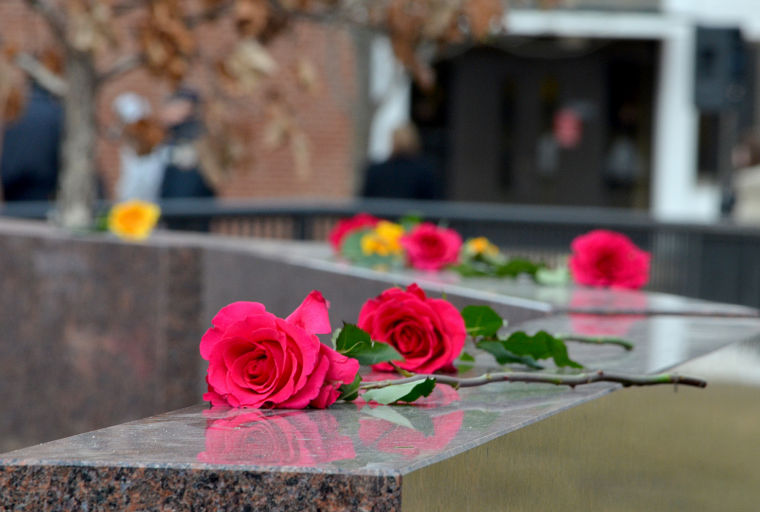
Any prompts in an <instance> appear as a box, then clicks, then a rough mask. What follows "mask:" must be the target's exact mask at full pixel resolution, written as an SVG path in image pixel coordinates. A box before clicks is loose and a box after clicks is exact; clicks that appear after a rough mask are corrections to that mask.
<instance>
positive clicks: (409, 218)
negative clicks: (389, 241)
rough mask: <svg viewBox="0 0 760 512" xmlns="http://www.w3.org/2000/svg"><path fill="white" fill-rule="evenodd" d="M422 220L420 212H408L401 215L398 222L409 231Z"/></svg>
mask: <svg viewBox="0 0 760 512" xmlns="http://www.w3.org/2000/svg"><path fill="white" fill-rule="evenodd" d="M421 222H422V214H421V213H420V212H409V213H407V214H406V215H404V216H403V217H401V218H400V219H399V221H398V223H399V224H401V226H402V227H403V228H404V231H406V232H409V231H411V230H412V229H414V227H415V226H416V225H417V224H420V223H421Z"/></svg>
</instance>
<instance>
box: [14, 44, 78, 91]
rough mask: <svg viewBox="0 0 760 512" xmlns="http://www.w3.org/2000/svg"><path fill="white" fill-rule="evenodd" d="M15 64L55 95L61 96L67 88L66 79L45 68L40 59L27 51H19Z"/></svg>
mask: <svg viewBox="0 0 760 512" xmlns="http://www.w3.org/2000/svg"><path fill="white" fill-rule="evenodd" d="M15 61H16V65H18V67H19V68H21V69H22V70H23V71H24V72H25V73H26V74H27V75H29V76H30V77H31V78H32V80H34V81H35V82H37V84H39V86H40V87H42V88H43V89H45V90H46V91H48V92H49V93H51V94H54V95H56V96H63V95H65V94H66V91H67V90H68V85H67V84H66V81H65V80H64V79H63V78H61V77H60V76H58V75H56V74H55V73H53V72H52V71H50V70H49V69H48V68H46V67H45V66H44V65H43V64H42V63H41V62H40V61H38V60H37V59H35V58H34V57H32V56H31V55H29V54H28V53H20V54H18V55H17V56H16V59H15Z"/></svg>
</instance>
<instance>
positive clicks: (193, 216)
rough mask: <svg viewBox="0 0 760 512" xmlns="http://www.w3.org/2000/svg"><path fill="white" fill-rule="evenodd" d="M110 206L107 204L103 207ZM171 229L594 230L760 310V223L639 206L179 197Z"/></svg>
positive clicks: (706, 290)
mask: <svg viewBox="0 0 760 512" xmlns="http://www.w3.org/2000/svg"><path fill="white" fill-rule="evenodd" d="M103 206H106V205H103ZM161 207H162V218H163V222H164V223H165V225H166V226H167V227H169V228H171V229H178V230H199V231H210V232H213V233H219V234H225V235H231V236H246V237H248V236H257V237H266V238H281V239H294V240H324V239H326V237H327V234H328V233H329V231H330V229H331V228H332V226H333V225H334V224H335V222H336V221H337V220H338V219H340V218H343V217H348V216H351V215H353V214H355V213H358V212H369V213H372V214H375V215H377V216H379V217H385V218H390V219H398V218H400V217H402V216H404V215H407V214H409V213H416V214H418V215H420V216H421V217H423V218H425V219H426V220H430V221H433V222H443V223H446V224H448V225H449V226H451V227H452V228H454V229H456V230H457V231H458V232H459V233H460V234H461V235H462V236H463V237H464V238H467V237H472V236H487V237H488V238H489V239H491V240H492V241H493V242H494V243H496V244H497V245H499V246H501V247H502V248H503V249H504V250H505V251H506V252H508V253H510V254H516V255H517V254H519V255H524V256H529V257H532V258H538V259H543V260H544V261H546V262H547V263H552V262H555V261H558V260H560V259H562V258H564V257H566V256H567V255H568V253H569V247H570V242H571V241H572V240H573V238H575V237H576V236H578V235H580V234H582V233H585V232H587V231H589V230H591V229H596V228H605V229H612V230H615V231H620V232H623V233H625V234H627V235H628V236H630V237H631V239H633V241H634V242H635V243H636V244H637V245H638V246H640V247H642V248H643V249H646V250H648V251H650V252H651V253H652V276H651V281H650V284H649V286H648V288H649V289H652V290H658V291H664V292H669V293H675V294H679V295H686V296H691V297H699V298H704V299H709V300H716V301H722V302H729V303H735V304H744V305H748V306H755V307H760V229H758V228H752V227H743V226H736V225H733V224H686V223H663V222H656V221H654V220H652V219H651V218H650V217H649V216H648V215H647V214H645V213H641V212H633V211H630V210H615V209H604V208H570V207H548V206H547V207H544V206H515V205H496V204H484V203H454V202H438V201H398V200H350V201H343V202H324V201H309V200H281V201H276V200H257V201H245V202H242V201H240V202H235V201H219V200H190V199H188V200H172V201H166V202H163V203H162V204H161ZM49 210H50V205H49V204H47V203H8V204H5V205H2V206H0V214H2V215H9V216H15V217H25V218H36V219H44V218H46V217H47V212H48V211H49Z"/></svg>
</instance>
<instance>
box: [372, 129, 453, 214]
mask: <svg viewBox="0 0 760 512" xmlns="http://www.w3.org/2000/svg"><path fill="white" fill-rule="evenodd" d="M361 195H362V196H364V197H385V198H393V199H438V198H440V192H439V190H438V183H437V182H436V179H435V172H434V170H433V166H432V165H431V164H430V162H429V160H428V159H427V158H425V157H424V155H422V154H421V151H420V139H419V135H418V134H417V129H416V128H415V127H414V125H412V124H405V125H402V126H400V127H398V128H396V129H395V130H394V131H393V150H392V152H391V156H390V158H388V160H386V161H384V162H380V163H373V164H371V165H370V166H369V167H368V168H367V171H366V177H365V182H364V188H363V189H362V194H361Z"/></svg>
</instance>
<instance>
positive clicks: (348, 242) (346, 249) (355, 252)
mask: <svg viewBox="0 0 760 512" xmlns="http://www.w3.org/2000/svg"><path fill="white" fill-rule="evenodd" d="M370 231H371V230H369V229H358V230H356V231H354V232H353V233H351V234H350V235H348V236H347V237H345V238H344V239H343V243H342V244H341V246H340V253H341V254H342V255H343V256H345V257H346V258H348V259H349V260H351V261H356V260H360V259H361V258H363V257H364V252H363V251H362V237H363V236H364V235H366V234H367V233H369V232H370Z"/></svg>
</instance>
